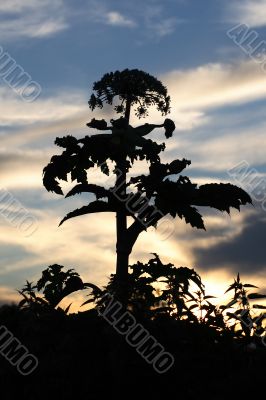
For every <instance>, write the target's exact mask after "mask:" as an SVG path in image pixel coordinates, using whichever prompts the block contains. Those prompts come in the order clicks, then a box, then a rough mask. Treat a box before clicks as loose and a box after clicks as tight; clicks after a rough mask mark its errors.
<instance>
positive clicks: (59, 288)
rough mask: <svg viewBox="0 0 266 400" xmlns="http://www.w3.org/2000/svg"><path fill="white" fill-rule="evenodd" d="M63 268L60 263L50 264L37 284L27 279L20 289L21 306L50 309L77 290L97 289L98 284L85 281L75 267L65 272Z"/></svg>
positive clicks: (67, 309)
mask: <svg viewBox="0 0 266 400" xmlns="http://www.w3.org/2000/svg"><path fill="white" fill-rule="evenodd" d="M63 268H64V267H63V266H62V265H58V264H54V265H50V266H49V267H48V268H47V269H45V270H44V271H43V272H42V277H41V278H40V279H39V280H38V282H37V284H36V285H33V283H32V282H28V281H26V285H25V286H24V287H23V288H22V289H21V290H19V291H18V292H19V294H21V295H22V296H23V300H21V301H20V303H19V307H20V308H27V309H31V310H34V311H36V312H40V311H43V310H49V309H51V308H52V309H53V308H55V307H57V306H58V304H59V303H60V302H61V300H63V298H64V297H66V296H68V295H69V294H71V293H73V292H76V291H77V290H82V289H87V288H89V287H90V288H91V289H92V290H96V289H97V286H95V285H93V284H91V283H83V281H82V279H81V278H80V276H79V274H78V273H77V272H75V271H74V269H69V270H67V271H66V272H65V271H62V269H63ZM41 293H43V296H40V294H41ZM70 306H71V304H70V305H69V306H68V307H67V308H66V309H65V310H63V311H64V312H65V313H68V311H69V309H70Z"/></svg>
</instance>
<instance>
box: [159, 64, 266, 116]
mask: <svg viewBox="0 0 266 400" xmlns="http://www.w3.org/2000/svg"><path fill="white" fill-rule="evenodd" d="M161 78H162V80H163V82H164V84H165V85H166V86H167V87H168V90H169V93H170V95H171V98H172V103H174V107H175V109H176V108H179V109H181V110H195V109H196V110H204V109H212V108H215V107H224V106H227V105H230V104H234V105H237V104H243V103H247V102H250V101H254V100H257V99H261V98H265V97H266V74H265V72H264V71H262V70H261V68H260V66H259V65H258V64H257V63H256V62H254V61H252V60H251V61H243V62H242V61H241V62H235V63H232V64H221V63H215V64H213V63H210V64H206V65H202V66H199V67H197V68H193V69H189V70H176V71H172V72H170V73H166V74H164V75H163V76H161Z"/></svg>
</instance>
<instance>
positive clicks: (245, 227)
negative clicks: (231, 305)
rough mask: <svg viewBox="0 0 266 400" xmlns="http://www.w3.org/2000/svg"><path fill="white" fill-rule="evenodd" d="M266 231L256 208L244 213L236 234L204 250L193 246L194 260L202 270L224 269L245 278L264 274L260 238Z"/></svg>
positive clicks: (265, 261) (264, 218)
mask: <svg viewBox="0 0 266 400" xmlns="http://www.w3.org/2000/svg"><path fill="white" fill-rule="evenodd" d="M265 231H266V215H265V212H263V211H262V210H260V209H259V208H257V210H256V211H254V212H252V213H250V214H248V215H247V216H246V218H245V219H244V221H243V223H242V227H241V230H240V232H238V233H237V234H235V235H233V236H229V235H226V234H225V235H224V236H223V237H220V238H219V239H218V240H216V243H215V244H209V245H208V247H197V246H195V248H194V250H193V253H194V257H195V259H196V260H197V261H198V263H199V264H200V265H201V266H202V268H203V269H204V270H209V269H213V270H215V269H227V270H231V271H233V272H234V273H235V274H236V273H237V272H240V273H244V274H246V275H252V274H257V273H260V274H263V273H265V272H266V259H265V253H264V237H265Z"/></svg>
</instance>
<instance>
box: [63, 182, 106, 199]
mask: <svg viewBox="0 0 266 400" xmlns="http://www.w3.org/2000/svg"><path fill="white" fill-rule="evenodd" d="M86 192H87V193H93V194H95V196H96V198H97V199H99V198H103V197H109V196H110V193H111V192H110V191H109V190H107V189H105V188H104V187H102V186H99V185H93V184H88V183H81V184H79V185H76V186H75V187H74V188H73V189H71V190H70V191H69V192H68V193H67V195H66V196H65V197H70V196H74V195H75V194H81V193H86Z"/></svg>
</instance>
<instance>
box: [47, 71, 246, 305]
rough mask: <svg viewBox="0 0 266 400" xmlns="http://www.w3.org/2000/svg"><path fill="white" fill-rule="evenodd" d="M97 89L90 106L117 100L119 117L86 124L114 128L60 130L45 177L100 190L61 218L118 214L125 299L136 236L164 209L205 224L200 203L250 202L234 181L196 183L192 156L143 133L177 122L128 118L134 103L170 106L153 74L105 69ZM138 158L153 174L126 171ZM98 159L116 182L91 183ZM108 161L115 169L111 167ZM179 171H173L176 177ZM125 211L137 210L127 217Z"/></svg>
mask: <svg viewBox="0 0 266 400" xmlns="http://www.w3.org/2000/svg"><path fill="white" fill-rule="evenodd" d="M93 91H94V93H93V94H92V95H91V97H90V100H89V106H90V108H91V110H95V109H96V108H97V107H99V108H103V106H104V104H105V103H107V104H109V105H113V106H114V110H115V112H116V113H118V114H121V117H120V118H117V119H111V120H110V124H109V125H108V123H107V122H106V121H105V120H104V119H101V120H97V119H95V118H93V119H92V120H91V121H90V122H89V123H88V124H87V125H88V127H89V128H92V129H96V130H98V131H110V133H101V134H94V135H91V136H85V137H84V138H82V139H77V138H75V137H73V136H65V137H63V138H56V140H55V144H56V145H58V146H59V147H62V148H63V149H64V150H63V152H62V154H61V155H54V156H53V157H52V158H51V161H50V163H49V164H48V165H47V166H46V167H45V168H44V176H43V183H44V186H45V188H46V189H47V190H48V191H52V192H55V193H57V194H60V195H62V194H63V191H62V189H61V187H60V183H59V181H60V180H63V181H67V180H68V178H69V177H70V179H71V181H76V182H77V184H76V186H75V187H74V188H73V189H72V190H71V191H70V192H69V193H67V194H66V197H69V196H73V195H76V194H80V193H83V192H87V193H90V194H92V195H94V196H95V200H93V201H90V203H89V204H88V205H85V206H84V207H82V208H80V209H76V210H74V211H72V212H70V213H69V214H67V215H66V216H65V217H64V218H63V220H62V221H61V223H60V225H61V224H62V223H63V222H65V221H66V220H69V219H70V218H73V217H78V216H81V215H85V214H90V213H98V212H100V213H106V212H112V213H114V214H115V215H116V253H117V260H116V273H115V279H116V281H117V285H116V287H117V297H118V298H119V299H120V301H121V302H122V303H123V304H125V305H126V304H127V300H128V285H129V282H128V277H129V275H128V266H129V255H130V254H131V251H132V248H133V246H134V244H135V242H136V240H137V238H138V236H139V235H140V234H141V233H142V232H144V231H146V230H147V229H148V228H149V227H156V226H157V225H158V222H159V221H160V220H161V219H163V218H164V217H165V216H167V215H170V216H171V217H173V218H175V217H177V216H178V217H179V218H181V219H182V218H184V219H185V221H186V223H188V224H190V225H191V226H192V227H196V228H198V229H205V226H204V222H203V218H202V216H201V214H200V213H199V211H198V209H197V208H196V207H197V206H205V207H213V208H215V209H217V210H220V211H226V212H228V213H229V212H230V208H231V207H234V208H236V209H238V210H239V209H240V206H241V205H245V204H247V203H251V199H250V197H249V195H248V194H247V193H246V192H245V191H244V190H242V189H240V188H238V187H236V186H234V185H231V184H230V183H227V184H223V183H219V184H205V185H201V186H198V185H197V184H195V183H192V182H191V181H190V179H189V178H188V177H187V176H182V175H180V173H181V172H182V171H183V170H184V169H185V168H186V167H187V166H189V165H190V164H191V162H190V161H189V160H186V159H184V158H183V159H181V160H179V159H177V160H173V161H172V162H170V163H162V162H161V159H160V153H161V152H162V151H164V150H165V144H164V143H163V144H158V143H156V142H154V141H152V140H151V139H147V138H145V136H146V135H148V134H150V133H151V132H152V131H153V130H154V129H156V128H164V130H165V137H166V139H168V138H170V137H171V136H172V134H173V132H174V130H175V124H174V122H173V121H172V120H171V119H169V118H166V119H165V120H164V122H162V123H161V124H149V123H146V124H143V125H140V126H137V127H133V126H132V125H130V114H131V110H132V109H133V110H135V114H136V115H137V116H138V117H139V118H141V117H145V116H147V113H148V109H149V107H150V106H155V107H156V108H157V110H158V111H159V112H160V113H161V114H162V115H167V114H168V113H169V112H170V97H169V95H168V93H167V89H166V87H165V86H163V84H162V83H161V82H160V81H159V80H158V79H156V78H154V77H153V76H151V75H149V74H147V73H145V72H143V71H139V70H137V69H133V70H128V69H126V70H124V71H116V72H114V73H113V72H111V73H108V74H105V75H104V76H103V78H102V79H101V80H99V81H98V82H96V83H94V86H93ZM137 160H146V161H147V162H148V163H149V175H140V176H133V177H132V178H131V179H128V175H127V173H128V172H129V169H131V168H132V167H133V165H134V162H135V161H137ZM94 167H99V168H100V169H101V171H102V173H104V174H106V175H109V174H110V173H113V174H114V176H115V184H114V186H113V187H104V186H99V185H96V184H92V183H90V182H89V180H88V176H87V172H88V171H89V170H90V169H92V168H94ZM110 168H111V171H110ZM173 176H175V178H173ZM128 217H131V218H133V222H131V223H129V220H128Z"/></svg>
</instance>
